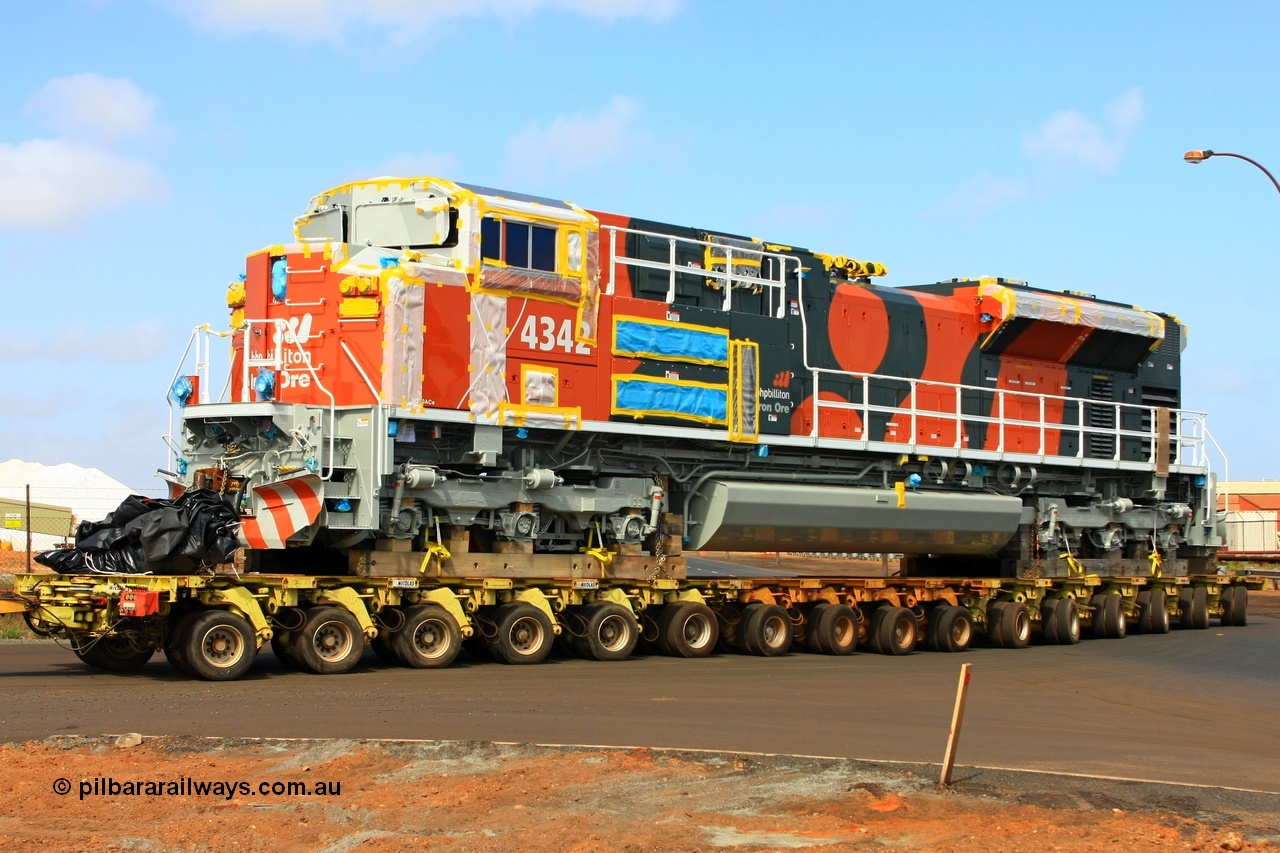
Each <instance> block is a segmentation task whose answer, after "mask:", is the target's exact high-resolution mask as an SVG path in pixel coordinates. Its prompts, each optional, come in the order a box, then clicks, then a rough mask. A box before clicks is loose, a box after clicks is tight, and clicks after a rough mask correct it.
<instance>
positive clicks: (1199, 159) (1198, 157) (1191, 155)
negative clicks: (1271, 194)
mask: <svg viewBox="0 0 1280 853" xmlns="http://www.w3.org/2000/svg"><path fill="white" fill-rule="evenodd" d="M1210 157H1235V158H1236V159H1237V160H1244V161H1245V162H1246V163H1252V164H1253V165H1255V166H1257V167H1258V168H1259V169H1261V170H1262V173H1263V174H1264V175H1266V176H1267V177H1268V178H1270V179H1271V183H1272V184H1274V185H1275V188H1276V192H1280V181H1277V180H1276V176H1275V175H1273V174H1271V173H1270V172H1268V171H1267V167H1266V166H1264V165H1262V164H1261V163H1259V162H1258V161H1257V160H1254V159H1252V158H1251V157H1246V156H1244V155H1243V154H1232V153H1231V152H1230V151H1210V150H1209V149H1207V148H1206V149H1205V150H1203V151H1188V152H1187V153H1186V154H1183V155H1182V159H1183V160H1186V161H1187V162H1188V163H1191V164H1195V163H1203V162H1204V161H1205V160H1208V159H1209V158H1210Z"/></svg>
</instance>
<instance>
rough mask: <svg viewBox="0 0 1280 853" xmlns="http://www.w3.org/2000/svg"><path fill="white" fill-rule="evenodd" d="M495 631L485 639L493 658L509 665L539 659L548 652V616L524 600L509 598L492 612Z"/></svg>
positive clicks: (551, 634) (552, 639)
mask: <svg viewBox="0 0 1280 853" xmlns="http://www.w3.org/2000/svg"><path fill="white" fill-rule="evenodd" d="M493 621H494V624H495V625H496V626H497V633H496V634H495V636H494V637H493V639H491V640H490V641H489V648H491V649H492V650H493V656H494V659H496V660H498V661H499V662H501V663H508V664H512V665H517V666H518V665H523V664H534V663H542V662H543V661H544V660H546V659H547V655H549V654H551V646H552V645H553V644H554V642H555V632H554V631H553V629H552V627H551V617H550V616H548V615H547V614H546V613H545V612H543V611H542V609H541V608H538V607H535V606H534V605H532V604H530V603H529V602H527V601H513V602H511V603H510V604H504V605H502V606H501V607H499V608H497V609H496V610H495V611H494V613H493Z"/></svg>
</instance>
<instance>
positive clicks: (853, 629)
mask: <svg viewBox="0 0 1280 853" xmlns="http://www.w3.org/2000/svg"><path fill="white" fill-rule="evenodd" d="M814 612H816V613H817V614H818V618H817V620H816V621H815V620H814V619H813V613H814ZM809 620H810V621H809V640H810V644H811V645H810V647H811V648H812V642H813V639H814V635H815V634H816V635H817V639H818V642H819V643H821V645H822V648H821V649H819V650H818V651H820V653H821V654H827V655H839V656H842V655H851V654H853V653H854V651H855V650H856V649H857V648H858V614H857V613H856V612H854V609H853V608H852V607H850V606H848V605H847V604H830V605H827V606H826V607H824V608H823V609H822V610H818V609H817V608H816V607H815V608H814V609H813V611H810V614H809Z"/></svg>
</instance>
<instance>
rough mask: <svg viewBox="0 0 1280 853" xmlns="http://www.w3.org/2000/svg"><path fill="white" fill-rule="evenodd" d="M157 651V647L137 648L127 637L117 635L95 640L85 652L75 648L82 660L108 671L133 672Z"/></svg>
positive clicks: (77, 655)
mask: <svg viewBox="0 0 1280 853" xmlns="http://www.w3.org/2000/svg"><path fill="white" fill-rule="evenodd" d="M155 653H156V650H155V649H142V650H139V649H136V648H134V646H133V643H131V642H129V639H128V638H127V637H121V636H117V635H108V636H106V637H101V638H99V639H97V640H94V641H93V642H92V645H89V646H88V647H87V648H86V649H85V650H84V651H83V652H81V651H80V650H79V649H76V650H75V654H76V657H78V658H80V660H81V661H83V662H84V663H86V664H88V665H89V666H92V667H96V668H98V669H105V670H106V671H107V672H133V671H134V670H136V669H140V668H141V667H142V665H143V664H145V663H146V662H147V661H149V660H151V656H152V655H154V654H155Z"/></svg>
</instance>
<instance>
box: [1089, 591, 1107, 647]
mask: <svg viewBox="0 0 1280 853" xmlns="http://www.w3.org/2000/svg"><path fill="white" fill-rule="evenodd" d="M1089 606H1090V607H1092V608H1093V615H1092V617H1091V619H1092V621H1091V622H1090V625H1089V630H1090V632H1091V633H1092V634H1093V636H1094V637H1095V638H1096V639H1099V640H1105V639H1106V637H1107V619H1106V615H1105V612H1106V609H1107V595H1106V594H1105V593H1101V592H1100V593H1098V594H1096V595H1094V596H1092V597H1091V598H1090V599H1089Z"/></svg>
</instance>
